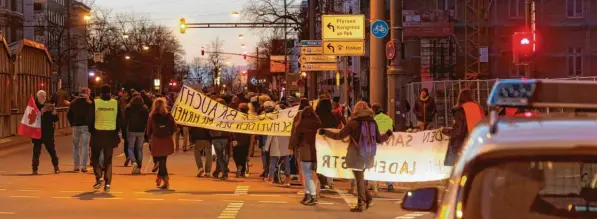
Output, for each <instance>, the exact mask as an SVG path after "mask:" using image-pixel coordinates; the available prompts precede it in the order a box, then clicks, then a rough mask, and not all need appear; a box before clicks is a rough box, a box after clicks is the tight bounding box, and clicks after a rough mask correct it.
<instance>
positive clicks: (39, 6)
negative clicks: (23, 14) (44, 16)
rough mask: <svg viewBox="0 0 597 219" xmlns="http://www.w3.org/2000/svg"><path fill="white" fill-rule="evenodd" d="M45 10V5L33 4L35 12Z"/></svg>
mask: <svg viewBox="0 0 597 219" xmlns="http://www.w3.org/2000/svg"><path fill="white" fill-rule="evenodd" d="M0 1H2V0H0ZM41 10H43V4H42V3H41V2H35V3H33V11H35V12H38V11H41Z"/></svg>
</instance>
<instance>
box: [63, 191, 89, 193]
mask: <svg viewBox="0 0 597 219" xmlns="http://www.w3.org/2000/svg"><path fill="white" fill-rule="evenodd" d="M60 192H63V193H81V192H85V191H60Z"/></svg>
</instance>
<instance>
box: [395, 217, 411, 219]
mask: <svg viewBox="0 0 597 219" xmlns="http://www.w3.org/2000/svg"><path fill="white" fill-rule="evenodd" d="M413 218H415V217H411V216H398V217H395V218H394V219H413Z"/></svg>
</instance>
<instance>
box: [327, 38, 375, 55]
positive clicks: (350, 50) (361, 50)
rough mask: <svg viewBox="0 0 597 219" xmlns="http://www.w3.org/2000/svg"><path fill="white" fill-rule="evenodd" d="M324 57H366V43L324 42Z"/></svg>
mask: <svg viewBox="0 0 597 219" xmlns="http://www.w3.org/2000/svg"><path fill="white" fill-rule="evenodd" d="M322 46H323V54H324V55H338V56H363V55H365V42H364V41H327V40H324V41H323V45H322Z"/></svg>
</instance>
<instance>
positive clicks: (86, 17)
mask: <svg viewBox="0 0 597 219" xmlns="http://www.w3.org/2000/svg"><path fill="white" fill-rule="evenodd" d="M83 20H85V21H89V20H91V15H88V14H86V15H84V16H83Z"/></svg>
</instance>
